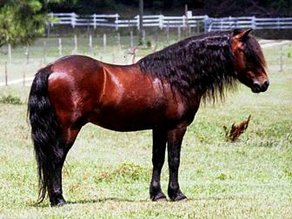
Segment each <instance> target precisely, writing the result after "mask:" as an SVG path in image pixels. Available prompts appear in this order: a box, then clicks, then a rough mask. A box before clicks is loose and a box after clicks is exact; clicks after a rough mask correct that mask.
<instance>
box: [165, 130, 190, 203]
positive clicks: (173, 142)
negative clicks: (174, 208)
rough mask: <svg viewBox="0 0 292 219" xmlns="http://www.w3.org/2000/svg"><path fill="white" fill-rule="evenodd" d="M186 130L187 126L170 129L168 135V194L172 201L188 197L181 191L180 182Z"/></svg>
mask: <svg viewBox="0 0 292 219" xmlns="http://www.w3.org/2000/svg"><path fill="white" fill-rule="evenodd" d="M185 132H186V128H178V129H174V130H171V131H169V132H168V135H167V151H168V165H169V184H168V196H169V198H170V199H171V200H172V201H180V200H183V199H186V196H185V195H184V194H183V193H182V192H181V190H180V187H179V183H178V169H179V164H180V151H181V144H182V140H183V136H184V134H185Z"/></svg>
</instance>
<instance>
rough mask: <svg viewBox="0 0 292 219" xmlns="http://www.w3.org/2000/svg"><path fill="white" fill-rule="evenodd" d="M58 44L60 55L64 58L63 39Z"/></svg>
mask: <svg viewBox="0 0 292 219" xmlns="http://www.w3.org/2000/svg"><path fill="white" fill-rule="evenodd" d="M58 44H59V46H58V50H59V55H60V56H62V54H63V47H62V38H59V39H58Z"/></svg>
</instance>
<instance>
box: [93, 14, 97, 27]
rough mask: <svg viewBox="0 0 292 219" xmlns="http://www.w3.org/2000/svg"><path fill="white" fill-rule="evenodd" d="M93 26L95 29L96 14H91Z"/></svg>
mask: <svg viewBox="0 0 292 219" xmlns="http://www.w3.org/2000/svg"><path fill="white" fill-rule="evenodd" d="M93 28H94V29H96V14H95V13H94V14H93Z"/></svg>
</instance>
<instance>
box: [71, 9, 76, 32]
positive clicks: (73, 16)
mask: <svg viewBox="0 0 292 219" xmlns="http://www.w3.org/2000/svg"><path fill="white" fill-rule="evenodd" d="M76 17H77V15H76V14H75V13H74V12H73V13H71V26H72V27H73V28H75V25H76Z"/></svg>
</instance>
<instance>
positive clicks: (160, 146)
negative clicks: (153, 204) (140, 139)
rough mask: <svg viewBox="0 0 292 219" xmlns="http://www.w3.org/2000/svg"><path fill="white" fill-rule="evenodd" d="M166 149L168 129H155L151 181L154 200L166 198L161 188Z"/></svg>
mask: <svg viewBox="0 0 292 219" xmlns="http://www.w3.org/2000/svg"><path fill="white" fill-rule="evenodd" d="M165 149H166V131H164V130H157V129H155V130H153V148H152V153H153V154H152V164H153V172H152V179H151V183H150V198H151V200H152V201H158V200H163V199H166V196H165V195H164V193H163V192H162V190H161V185H160V175H161V169H162V166H163V163H164V158H165Z"/></svg>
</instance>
